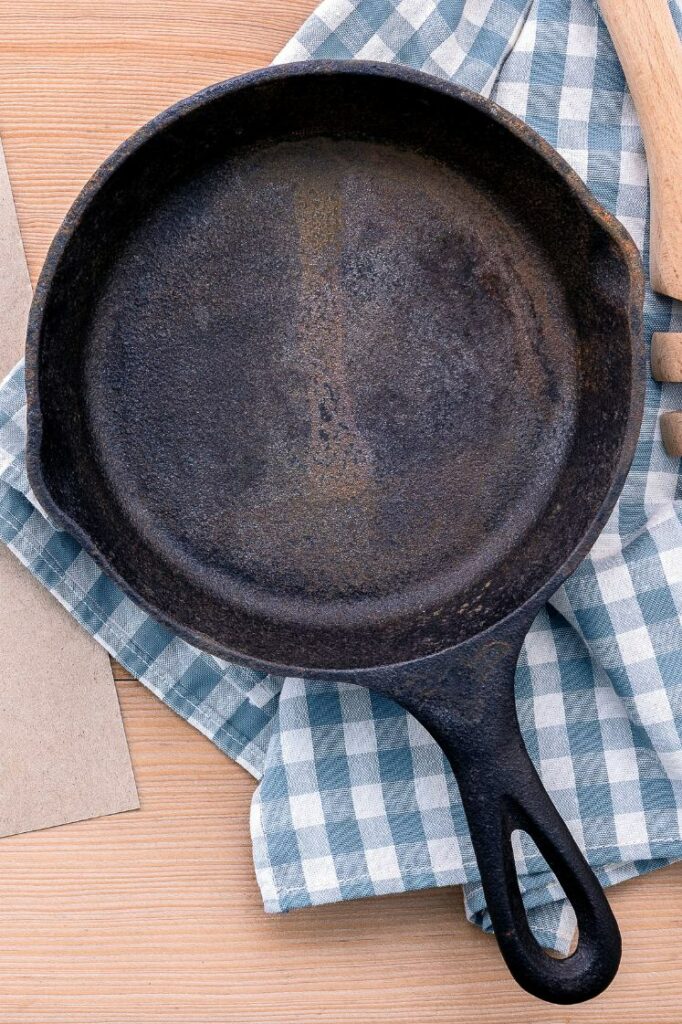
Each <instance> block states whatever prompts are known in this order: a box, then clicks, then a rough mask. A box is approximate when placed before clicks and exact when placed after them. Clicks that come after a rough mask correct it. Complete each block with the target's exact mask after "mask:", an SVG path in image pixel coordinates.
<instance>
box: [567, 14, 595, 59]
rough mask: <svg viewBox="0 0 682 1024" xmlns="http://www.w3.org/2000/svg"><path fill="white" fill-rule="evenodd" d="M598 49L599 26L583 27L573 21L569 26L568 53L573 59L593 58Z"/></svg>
mask: <svg viewBox="0 0 682 1024" xmlns="http://www.w3.org/2000/svg"><path fill="white" fill-rule="evenodd" d="M596 49H597V25H596V24H594V25H581V24H580V22H578V21H572V22H571V23H570V24H569V26H568V40H567V43H566V53H567V54H569V55H570V56H571V57H593V56H594V54H595V52H596Z"/></svg>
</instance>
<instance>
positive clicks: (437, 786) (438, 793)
mask: <svg viewBox="0 0 682 1024" xmlns="http://www.w3.org/2000/svg"><path fill="white" fill-rule="evenodd" d="M414 789H415V793H416V796H417V803H418V804H419V809H420V810H422V811H430V810H434V809H435V808H436V807H449V806H450V796H449V794H448V784H447V781H446V779H445V776H444V775H425V776H424V777H423V778H416V779H415V780H414Z"/></svg>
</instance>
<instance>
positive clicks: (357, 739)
mask: <svg viewBox="0 0 682 1024" xmlns="http://www.w3.org/2000/svg"><path fill="white" fill-rule="evenodd" d="M343 738H344V742H345V746H346V752H347V753H348V754H349V755H351V754H373V753H375V752H376V749H377V734H376V729H375V728H374V722H370V721H365V722H344V723H343Z"/></svg>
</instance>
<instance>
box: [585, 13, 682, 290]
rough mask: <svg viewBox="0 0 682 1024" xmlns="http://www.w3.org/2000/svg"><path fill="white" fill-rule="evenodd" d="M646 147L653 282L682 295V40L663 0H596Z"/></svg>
mask: <svg viewBox="0 0 682 1024" xmlns="http://www.w3.org/2000/svg"><path fill="white" fill-rule="evenodd" d="M599 7H600V9H601V13H602V15H603V18H604V21H605V22H606V25H607V27H608V30H609V32H610V33H611V38H612V40H613V44H614V46H615V48H616V52H617V53H618V57H619V59H620V62H621V64H622V65H623V70H624V71H625V77H626V79H627V83H628V86H629V87H630V92H631V93H632V98H633V100H634V103H635V107H636V109H637V114H638V115H639V120H640V123H641V126H642V134H643V136H644V145H645V147H646V155H647V163H648V166H649V183H650V188H651V235H650V255H649V269H650V276H651V284H652V287H653V288H655V289H656V291H657V292H662V293H663V294H664V295H671V296H672V297H673V298H675V299H682V43H681V42H680V38H679V36H678V34H677V29H676V27H675V23H674V22H673V19H672V15H671V13H670V10H669V8H668V4H667V0H599Z"/></svg>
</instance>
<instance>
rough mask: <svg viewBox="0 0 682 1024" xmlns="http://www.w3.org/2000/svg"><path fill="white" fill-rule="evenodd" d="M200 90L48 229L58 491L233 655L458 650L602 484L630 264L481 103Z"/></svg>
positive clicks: (150, 590)
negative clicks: (52, 262)
mask: <svg viewBox="0 0 682 1024" xmlns="http://www.w3.org/2000/svg"><path fill="white" fill-rule="evenodd" d="M360 90H361V93H362V98H361V102H360ZM215 92H216V98H215V99H213V100H210V101H209V102H204V103H202V104H199V105H197V106H195V107H194V108H192V107H191V101H190V106H189V108H188V110H187V111H186V112H185V116H184V118H178V117H177V115H176V116H175V117H172V116H171V117H168V115H166V116H167V117H168V121H169V123H168V127H167V128H165V129H164V130H162V131H160V132H159V133H158V134H156V135H152V136H151V137H150V138H149V140H148V141H146V142H143V143H142V144H138V145H137V148H135V147H131V155H129V156H128V159H127V160H119V163H118V164H117V165H116V166H115V167H114V170H113V172H112V173H111V174H109V176H108V177H107V175H106V174H105V175H103V179H102V182H97V183H96V185H97V190H96V191H95V193H94V197H93V199H92V200H91V201H90V203H89V205H88V206H86V207H85V212H84V213H83V214H82V215H80V216H81V224H80V228H79V231H78V232H77V233H76V234H75V235H74V237H73V238H72V239H71V241H70V242H69V243H68V244H67V245H66V247H65V251H64V253H63V255H62V257H61V261H60V262H59V264H58V267H57V270H56V274H55V282H54V283H53V297H51V300H50V301H51V303H52V306H51V308H48V309H47V310H46V315H45V323H44V327H43V335H42V339H41V346H42V348H41V360H42V363H41V365H45V366H47V365H48V362H47V360H48V357H49V353H50V349H51V347H54V346H56V345H59V346H61V347H62V348H63V350H64V353H65V354H64V356H63V358H62V359H61V361H60V362H59V363H58V362H57V361H56V360H53V361H52V362H50V363H49V366H50V370H49V373H50V375H51V380H50V384H51V386H50V387H49V388H43V394H42V396H41V404H42V409H41V411H42V415H43V425H44V428H45V429H44V432H43V458H42V472H43V473H44V476H45V480H44V484H45V489H46V491H47V492H49V498H50V499H51V500H54V502H55V503H56V505H57V506H58V507H59V508H60V509H61V510H62V511H63V512H64V513H65V515H66V518H67V523H68V525H69V526H70V527H71V528H73V529H74V532H76V533H77V535H79V536H80V537H81V539H83V540H85V542H86V544H87V545H88V546H89V547H90V549H91V550H93V549H95V551H96V553H97V554H98V556H99V557H100V558H103V559H104V560H105V562H106V564H107V565H108V566H109V567H110V568H113V570H114V571H115V573H116V574H117V575H118V576H119V578H120V579H121V580H122V582H123V583H124V585H125V586H126V587H127V588H128V589H129V590H131V591H132V592H133V594H134V595H135V596H136V597H137V598H138V599H141V600H142V601H143V603H146V604H147V605H148V606H149V607H150V608H151V610H152V611H153V612H154V613H155V614H157V615H159V617H161V618H165V619H166V620H169V621H171V622H172V624H173V625H174V626H175V627H176V628H180V630H181V631H183V630H184V631H185V632H186V633H187V635H190V636H192V638H196V636H197V634H199V635H200V637H201V642H202V643H204V644H205V645H207V646H209V647H212V648H213V649H216V650H218V651H222V652H224V653H230V654H232V653H233V652H235V651H236V652H237V654H242V655H245V656H253V657H258V658H261V659H263V660H274V661H278V662H280V663H286V662H287V661H289V662H291V663H295V664H300V665H302V666H303V667H304V668H305V667H320V668H324V667H332V666H342V667H354V666H363V665H371V664H381V663H382V662H385V661H400V660H409V659H411V658H415V657H419V656H421V655H424V654H428V653H430V652H432V651H434V650H438V649H441V648H442V647H444V646H448V645H451V644H453V643H456V642H458V641H460V640H462V639H464V638H466V636H467V635H469V634H470V633H471V632H472V631H478V630H479V629H481V628H483V627H484V626H485V625H486V624H490V623H492V622H494V621H496V619H498V618H500V617H501V616H502V615H503V614H505V613H506V611H507V610H508V609H510V608H512V607H514V606H515V605H516V604H518V603H520V601H522V600H524V599H525V598H527V597H528V596H530V595H531V594H532V593H534V591H535V590H537V589H538V587H539V586H541V585H542V584H543V583H544V582H545V580H546V579H547V578H548V576H549V575H551V571H552V570H553V569H554V568H556V567H558V566H559V565H560V564H561V563H562V562H563V560H564V559H565V558H566V557H567V556H568V555H569V554H570V552H571V551H572V550H573V547H574V546H575V544H576V543H577V541H578V540H579V539H580V537H581V536H582V533H583V532H584V530H585V529H586V527H587V525H588V524H589V522H590V521H591V519H592V518H593V517H594V514H595V511H596V509H597V508H598V507H599V504H600V502H601V500H602V499H603V497H604V496H605V494H606V491H607V489H608V486H609V485H610V482H611V477H612V474H613V467H614V465H615V464H616V462H617V460H618V458H619V455H620V445H621V442H622V437H623V433H624V431H625V426H626V423H627V418H628V413H629V405H628V401H629V394H630V387H631V385H630V378H629V374H630V372H631V361H632V356H631V353H630V350H629V334H628V330H627V315H628V312H629V307H628V302H629V289H630V286H631V282H630V280H629V277H628V274H627V271H626V267H625V264H623V263H622V261H621V270H620V272H619V271H618V267H617V266H615V267H614V263H615V261H614V258H613V250H614V249H615V242H614V240H613V238H612V237H611V235H610V234H609V232H607V231H606V230H605V229H604V227H603V226H602V225H600V224H599V223H598V222H597V221H596V220H595V219H593V217H592V215H590V214H589V212H588V211H587V209H586V207H585V200H584V197H582V196H580V197H579V198H576V195H575V194H574V193H573V192H572V189H571V188H570V187H569V186H568V185H567V184H566V182H565V181H564V179H563V178H562V176H561V175H560V174H559V173H557V171H556V170H555V169H554V168H552V167H551V166H549V165H548V164H547V163H546V162H545V160H544V159H542V158H541V157H540V156H539V155H538V153H537V152H535V151H534V150H532V149H530V148H529V147H528V146H526V145H525V144H524V142H523V140H522V139H521V138H519V137H517V136H516V135H515V134H512V132H510V131H509V130H508V128H506V127H505V126H504V125H502V124H499V123H496V122H495V121H492V120H490V119H489V117H488V115H487V114H486V113H485V112H484V111H482V110H481V109H479V107H478V106H477V105H476V104H475V103H473V105H470V104H471V103H472V101H471V100H470V99H468V98H467V97H466V96H465V97H464V98H462V99H459V98H455V99H453V98H452V95H447V96H446V95H444V94H441V93H440V92H438V91H435V90H434V91H432V90H430V89H427V88H425V87H424V86H423V85H416V84H414V83H411V82H407V81H405V82H400V81H398V82H396V81H387V80H385V79H383V78H382V77H381V76H379V77H377V78H366V77H360V76H358V77H357V79H355V78H354V77H353V76H351V75H346V76H345V80H344V82H343V84H342V85H339V83H338V81H337V80H336V79H335V78H333V77H327V78H325V77H324V76H322V77H320V78H319V79H318V80H316V81H315V82H314V84H311V82H308V87H307V89H306V88H302V87H301V82H297V81H296V80H293V81H292V80H288V81H287V80H284V79H283V80H281V81H275V82H274V83H270V84H265V85H263V84H261V85H259V86H257V87H252V88H251V90H250V93H249V89H248V87H247V88H246V89H245V93H246V95H243V94H241V93H240V92H239V91H236V92H233V93H231V92H229V91H224V92H222V93H221V92H220V91H219V90H215ZM194 102H195V103H196V101H194ZM600 261H602V262H603V264H604V267H605V268H607V269H608V273H607V272H605V273H604V274H602V275H601V276H600V274H599V265H600ZM60 282H63V285H61V287H60ZM51 310H53V311H54V312H55V317H54V322H55V323H56V322H57V315H58V316H59V318H60V327H59V330H57V329H56V328H55V330H54V331H51V323H52V318H51ZM66 328H68V329H66ZM607 342H608V344H607ZM60 366H61V370H60V369H59V367H60ZM59 373H61V374H63V377H62V379H61V380H58V381H57V380H54V379H52V378H54V375H55V374H59ZM621 396H622V397H621ZM67 410H68V413H67ZM605 416H608V418H609V420H610V427H609V433H608V435H607V436H604V432H603V429H602V430H601V432H598V431H599V424H600V423H602V424H603V419H604V417H605ZM48 427H49V429H48ZM567 509H568V510H569V514H568V515H567V514H566V510H567ZM570 510H573V511H572V512H571V511H570Z"/></svg>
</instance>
